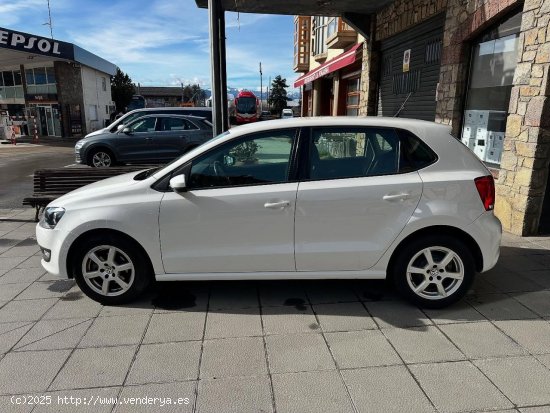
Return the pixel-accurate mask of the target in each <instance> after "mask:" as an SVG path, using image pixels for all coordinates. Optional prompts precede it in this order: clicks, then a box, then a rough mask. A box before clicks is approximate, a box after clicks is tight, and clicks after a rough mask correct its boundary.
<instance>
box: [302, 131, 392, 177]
mask: <svg viewBox="0 0 550 413" xmlns="http://www.w3.org/2000/svg"><path fill="white" fill-rule="evenodd" d="M309 159H310V166H309V178H310V179H313V180H324V179H342V178H358V177H365V176H377V175H391V174H395V173H398V171H399V137H398V136H397V133H396V131H395V130H394V129H385V128H318V129H317V128H316V129H313V131H312V140H311V142H310V151H309Z"/></svg>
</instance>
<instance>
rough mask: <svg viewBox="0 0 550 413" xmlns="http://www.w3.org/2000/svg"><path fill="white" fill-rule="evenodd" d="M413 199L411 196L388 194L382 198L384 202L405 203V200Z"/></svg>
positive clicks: (406, 194)
mask: <svg viewBox="0 0 550 413" xmlns="http://www.w3.org/2000/svg"><path fill="white" fill-rule="evenodd" d="M410 197H411V194H408V193H403V194H392V195H390V194H387V195H384V196H383V197H382V199H383V200H384V201H404V200H405V199H409V198H410Z"/></svg>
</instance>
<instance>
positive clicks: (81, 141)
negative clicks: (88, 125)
mask: <svg viewBox="0 0 550 413" xmlns="http://www.w3.org/2000/svg"><path fill="white" fill-rule="evenodd" d="M85 143H86V142H85V141H84V139H82V140H79V141H78V142H77V143H76V145H75V146H74V150H75V151H78V150H79V149H80V148H82V147H83V146H84V144H85Z"/></svg>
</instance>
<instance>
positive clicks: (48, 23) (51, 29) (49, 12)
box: [42, 0, 53, 40]
mask: <svg viewBox="0 0 550 413" xmlns="http://www.w3.org/2000/svg"><path fill="white" fill-rule="evenodd" d="M47 1H48V21H47V22H46V23H42V26H50V36H51V38H52V40H53V27H52V11H51V9H50V0H47Z"/></svg>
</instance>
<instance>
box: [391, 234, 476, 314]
mask: <svg viewBox="0 0 550 413" xmlns="http://www.w3.org/2000/svg"><path fill="white" fill-rule="evenodd" d="M474 275H475V265H474V259H473V257H472V254H471V252H470V250H469V249H468V247H467V246H466V245H465V244H464V243H463V242H461V241H460V240H458V239H456V238H453V237H448V236H427V237H423V238H419V239H416V240H414V241H412V242H411V243H410V244H409V245H406V246H405V247H404V248H403V249H402V250H401V252H400V253H399V256H398V257H397V259H396V261H395V265H394V273H393V281H394V283H395V286H396V288H397V289H398V290H399V292H400V293H401V294H402V295H404V296H405V297H406V298H408V299H409V300H410V301H412V302H413V303H415V304H417V305H419V306H421V307H425V308H442V307H446V306H448V305H450V304H452V303H455V302H456V301H458V300H460V299H461V298H462V297H464V295H465V294H466V292H467V291H468V289H469V288H470V286H471V284H472V282H473V279H474Z"/></svg>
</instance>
